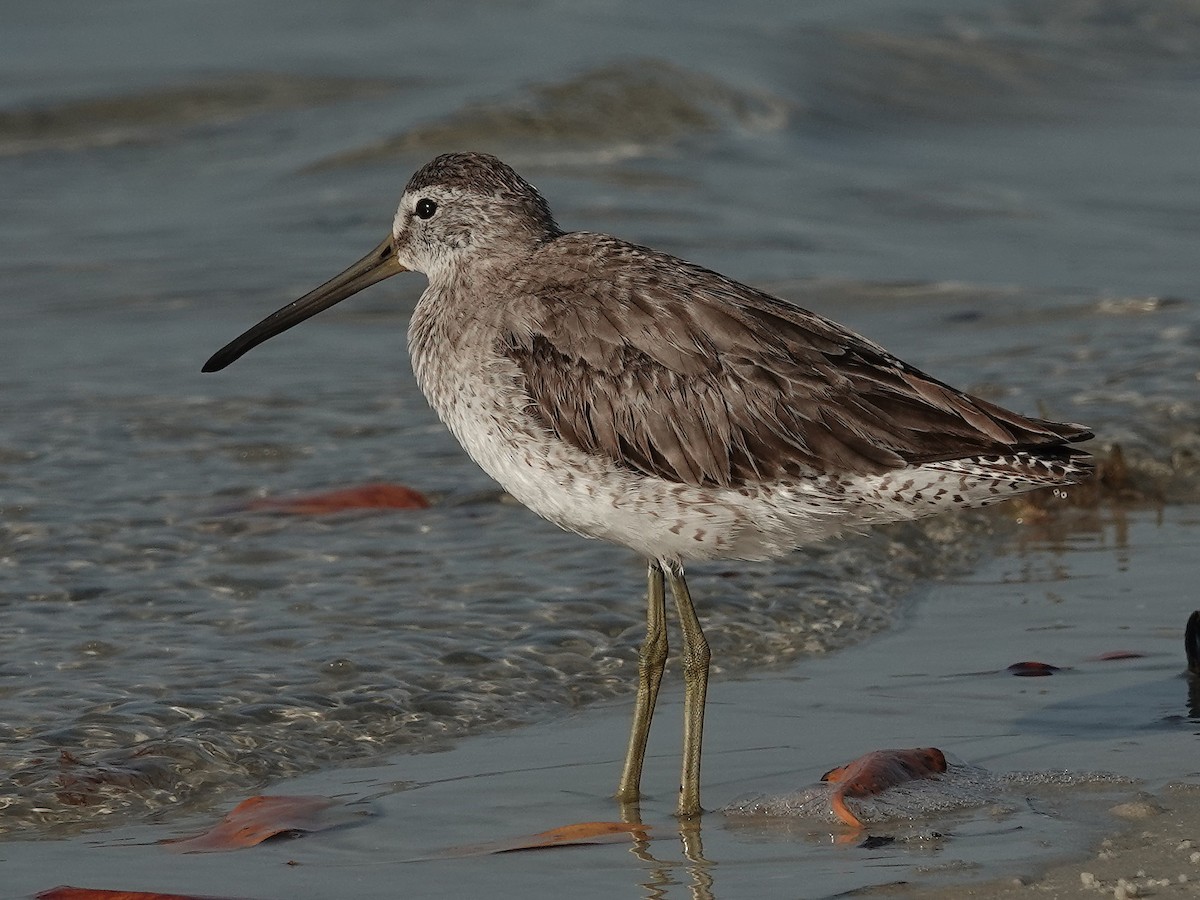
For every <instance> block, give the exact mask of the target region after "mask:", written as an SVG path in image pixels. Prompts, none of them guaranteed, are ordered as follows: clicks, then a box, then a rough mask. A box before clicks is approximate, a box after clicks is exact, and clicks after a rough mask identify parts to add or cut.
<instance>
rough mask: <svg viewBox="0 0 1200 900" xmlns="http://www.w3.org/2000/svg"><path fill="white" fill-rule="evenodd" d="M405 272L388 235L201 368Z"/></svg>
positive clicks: (222, 362) (219, 365)
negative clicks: (340, 271)
mask: <svg viewBox="0 0 1200 900" xmlns="http://www.w3.org/2000/svg"><path fill="white" fill-rule="evenodd" d="M407 271H408V269H406V268H404V266H402V265H400V263H398V262H396V248H395V245H394V244H393V243H392V238H391V236H390V235H389V236H388V238H387V239H386V240H385V241H384V242H383V243H382V244H380V245H379V246H378V247H376V248H375V249H374V250H372V251H371V252H370V253H368V254H367V255H366V256H364V257H363V258H362V259H360V260H359V261H358V262H356V263H355V264H354V265H352V266H351V267H350V268H348V269H347V270H346V271H345V272H343V273H342V274H341V275H337V276H335V277H333V278H331V279H330V280H329V281H327V282H325V283H324V284H323V285H321V286H320V287H319V288H317V289H316V290H315V291H309V292H308V293H307V294H305V295H304V296H303V297H301V298H300V299H299V300H293V301H292V302H291V303H289V304H288V305H287V306H285V307H284V308H283V309H281V310H278V311H276V312H273V313H271V315H269V316H267V317H266V318H265V319H263V320H262V321H261V322H259V323H258V324H257V325H255V326H254V327H253V328H251V329H250V330H249V331H247V332H246V333H245V334H243V335H241V336H240V337H237V338H234V339H233V340H232V341H230V342H229V343H228V344H226V345H225V346H224V347H222V348H221V349H220V350H218V351H217V352H216V353H214V354H213V355H212V356H211V357H210V358H209V360H208V362H206V363H205V364H204V368H203V369H201V370H200V371H202V372H217V371H220V370H221V369H223V368H225V367H226V366H227V365H229V364H230V363H231V362H233V361H234V360H235V359H237V358H238V357H240V356H241V355H242V354H244V353H246V352H248V351H249V350H252V349H254V348H255V347H257V346H258V345H259V344H261V343H262V342H263V341H266V340H269V339H270V338H273V337H275V335H277V334H280V333H281V332H284V331H287V330H288V329H289V328H291V327H292V326H293V325H299V324H300V323H301V322H303V321H304V320H305V319H307V318H310V317H312V316H315V315H316V314H317V313H319V312H321V311H322V310H325V309H329V307H331V306H333V305H334V304H335V303H340V302H341V301H342V300H345V299H346V298H347V297H349V296H351V295H352V294H357V293H358V292H359V291H361V290H362V289H363V288H366V287H370V286H371V285H373V284H375V283H376V282H379V281H383V279H385V278H391V277H392V276H393V275H396V274H398V273H400V272H407Z"/></svg>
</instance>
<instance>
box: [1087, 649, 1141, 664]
mask: <svg viewBox="0 0 1200 900" xmlns="http://www.w3.org/2000/svg"><path fill="white" fill-rule="evenodd" d="M1145 655H1146V654H1145V653H1138V652H1137V651H1136V650H1109V651H1108V652H1107V653H1101V654H1100V655H1099V656H1097V657H1095V659H1096V661H1097V662H1111V661H1113V660H1117V659H1141V658H1142V657H1143V656H1145Z"/></svg>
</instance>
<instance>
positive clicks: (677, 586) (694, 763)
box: [663, 561, 712, 818]
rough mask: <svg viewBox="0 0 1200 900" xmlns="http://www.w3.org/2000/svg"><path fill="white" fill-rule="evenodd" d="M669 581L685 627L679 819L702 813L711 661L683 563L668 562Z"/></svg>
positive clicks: (677, 811)
mask: <svg viewBox="0 0 1200 900" xmlns="http://www.w3.org/2000/svg"><path fill="white" fill-rule="evenodd" d="M663 565H664V567H665V569H666V576H667V581H668V582H670V585H671V595H672V596H673V597H674V598H675V609H676V611H677V612H678V614H679V627H680V628H681V629H682V630H683V772H682V776H681V778H680V781H679V805H678V806H677V807H676V810H675V814H676V815H677V816H679V817H680V818H691V817H693V816H698V815H700V811H701V810H700V748H701V744H702V742H703V740H704V698H705V696H706V695H707V694H708V661H709V658H710V657H711V655H712V654H711V653H709V650H708V641H706V640H705V639H704V631H703V630H702V629H701V628H700V620H699V619H698V618H697V617H696V608H695V607H694V606H693V605H692V597H691V594H689V593H688V587H687V582H686V581H684V578H683V565H682V563H679V562H670V561H668V562H665V563H664V564H663Z"/></svg>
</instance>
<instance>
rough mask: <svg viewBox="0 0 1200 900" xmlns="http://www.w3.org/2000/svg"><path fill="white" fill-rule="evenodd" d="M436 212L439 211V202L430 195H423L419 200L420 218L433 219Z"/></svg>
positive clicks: (418, 212)
mask: <svg viewBox="0 0 1200 900" xmlns="http://www.w3.org/2000/svg"><path fill="white" fill-rule="evenodd" d="M435 212H437V204H436V203H434V202H433V201H432V200H430V199H429V198H428V197H422V198H421V199H420V200H418V201H417V218H418V219H432V218H433V214H434V213H435Z"/></svg>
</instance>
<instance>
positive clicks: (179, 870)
mask: <svg viewBox="0 0 1200 900" xmlns="http://www.w3.org/2000/svg"><path fill="white" fill-rule="evenodd" d="M1022 536H1023V537H1024V538H1025V539H1026V540H1025V541H1023V543H1024V544H1025V546H1023V547H1013V548H1011V549H1012V552H1011V553H1009V554H1007V555H1004V556H1002V557H999V558H996V559H993V560H991V561H989V562H987V563H985V564H984V565H982V566H981V567H980V568H979V569H977V570H976V571H975V572H974V573H972V574H970V575H969V576H967V577H965V578H963V579H961V580H957V581H953V582H944V583H940V584H937V585H935V586H933V587H931V588H930V589H929V590H928V592H927V593H926V594H925V595H924V596H921V597H917V598H915V601H914V603H913V605H912V607H911V610H910V613H909V615H908V618H907V620H906V621H905V622H904V623H902V625H901V626H900V627H899V628H897V629H895V630H894V631H892V632H890V633H888V634H885V635H882V636H879V637H876V638H874V639H871V640H868V641H866V642H865V643H863V644H861V645H858V646H856V647H853V648H850V649H849V650H846V651H843V652H839V653H835V654H831V655H829V656H826V657H815V658H812V659H810V660H808V661H806V662H804V663H802V664H800V665H797V666H793V667H790V668H788V669H786V670H780V671H774V672H768V673H763V674H757V675H754V676H751V677H737V676H734V675H729V674H721V673H718V674H717V675H716V677H715V678H714V683H713V686H712V690H711V695H710V708H709V720H708V733H707V735H706V758H705V770H704V790H705V795H704V800H705V804H706V806H707V807H708V808H710V809H712V810H717V809H718V808H719V807H722V806H725V805H726V804H729V803H731V802H732V801H734V800H736V799H737V798H739V797H744V796H746V795H748V794H754V793H760V792H765V793H783V792H789V791H794V790H797V789H799V788H801V787H803V786H804V785H807V784H810V783H812V782H815V781H817V779H819V777H820V775H821V774H822V772H824V771H825V770H827V769H829V768H831V767H832V766H835V765H837V764H840V763H842V762H845V761H847V760H849V759H850V758H852V757H855V756H857V755H859V754H861V753H864V752H867V751H869V750H872V749H876V748H880V747H915V746H937V747H939V748H941V749H943V750H944V751H945V752H946V753H947V754H948V755H950V756H951V757H952V758H954V759H957V760H960V761H961V762H963V763H965V764H969V765H971V766H978V767H983V768H984V769H986V770H987V771H989V772H990V773H992V774H995V775H1005V774H1007V773H1014V772H1043V773H1054V774H1055V776H1056V778H1055V779H1049V780H1048V783H1045V784H1041V785H1038V784H1036V783H1033V782H1018V783H1013V784H1010V785H1009V786H1008V787H1007V788H1005V789H1002V790H1000V791H998V792H997V793H995V794H994V795H990V796H981V798H980V804H979V805H978V806H977V807H974V808H970V809H963V810H959V811H956V812H954V813H951V814H944V815H940V816H929V817H925V818H921V819H917V820H912V821H883V822H875V823H869V824H868V827H867V829H866V831H865V832H859V833H855V832H854V831H852V830H851V829H849V828H847V827H845V826H842V825H838V824H834V823H833V822H832V821H831V822H819V821H814V820H789V819H770V818H766V817H749V818H748V817H741V816H731V815H726V814H723V813H722V812H719V811H713V812H710V813H707V814H706V815H705V816H704V819H703V821H702V823H701V825H700V827H699V828H698V829H686V830H684V831H682V832H681V830H680V828H679V826H678V825H677V823H676V822H675V820H674V819H673V818H672V817H671V815H670V813H671V809H672V806H673V801H674V796H673V788H674V784H675V779H676V777H677V774H676V767H677V752H678V740H679V724H680V723H679V719H680V715H679V714H680V692H679V690H678V687H679V685H678V674H677V670H668V676H667V682H666V687H665V689H664V696H663V699H662V707H663V708H662V710H661V712H660V717H659V719H658V720H657V721H656V722H655V728H654V732H653V735H652V741H651V746H650V759H649V760H648V767H647V772H646V775H645V780H644V787H645V789H646V790H647V791H648V793H649V794H650V796H649V797H648V798H647V800H646V802H645V803H644V804H643V807H642V822H643V824H644V825H645V826H646V827H647V839H646V840H644V841H636V842H635V841H633V840H623V841H621V842H619V843H611V844H605V845H602V846H582V847H570V848H560V849H554V850H545V851H538V852H524V853H507V854H500V855H487V854H476V855H471V854H468V855H461V854H460V853H458V852H456V851H455V850H454V848H462V847H464V846H470V845H476V844H480V843H485V842H490V841H499V840H505V839H509V838H514V837H519V836H521V835H527V834H534V833H537V832H541V831H545V830H547V829H550V828H554V827H558V826H561V825H566V824H569V823H573V822H585V821H597V820H616V819H618V818H619V812H618V810H617V808H616V806H615V805H614V804H613V803H612V802H611V801H610V800H609V799H608V798H609V794H610V793H611V791H612V789H613V786H614V783H615V780H616V776H617V774H618V769H619V763H620V758H621V755H622V752H623V749H624V746H623V745H624V740H625V735H626V729H627V726H628V715H629V705H628V704H627V703H622V704H613V705H608V706H603V707H588V708H584V709H581V710H580V711H579V712H578V713H577V714H575V715H573V716H571V717H569V718H565V719H557V720H553V721H546V722H542V723H540V724H538V725H535V726H531V727H528V728H522V729H515V730H512V731H508V732H502V733H498V734H493V735H490V736H487V737H481V738H478V739H473V740H468V741H464V742H462V743H460V744H459V745H457V746H454V747H451V748H449V749H446V750H444V751H442V752H433V753H426V754H421V755H413V756H400V757H396V758H394V759H393V760H391V761H390V762H388V763H387V764H385V765H380V766H377V767H371V768H357V769H342V770H336V771H326V772H323V773H319V774H316V775H312V776H307V777H303V778H298V779H295V780H293V781H288V782H283V783H277V784H274V785H271V786H270V788H269V790H268V791H266V792H267V793H271V794H320V795H334V796H340V797H344V798H346V799H347V800H351V801H361V806H362V808H363V810H364V812H369V815H367V816H366V817H365V818H364V820H363V821H362V822H361V824H359V825H356V826H355V827H349V828H341V829H337V830H333V831H329V832H323V833H319V834H314V835H310V836H308V837H305V838H302V839H298V840H276V841H272V842H268V843H266V844H263V845H261V846H259V847H257V848H255V849H251V850H242V851H238V852H234V853H222V854H196V855H179V854H175V853H171V852H169V851H168V850H166V849H165V848H163V847H159V846H155V845H153V843H152V842H153V841H155V840H158V839H161V838H163V837H170V836H177V835H181V834H188V833H195V832H196V831H199V830H203V829H204V828H205V827H207V826H208V825H209V824H211V822H212V820H211V819H203V820H202V819H197V818H194V817H193V818H189V819H188V820H185V821H179V820H175V819H172V817H170V816H169V815H166V816H163V817H162V822H161V824H159V825H155V826H150V825H146V826H139V827H136V828H123V829H119V830H116V831H113V832H107V833H92V834H89V835H87V836H85V837H82V838H76V839H71V840H65V841H38V842H27V843H22V842H16V843H9V844H5V845H3V846H2V847H0V861H2V863H3V870H4V873H5V885H6V886H5V888H4V889H3V890H0V897H4V898H8V897H25V896H29V895H32V894H33V893H35V892H36V891H38V890H42V889H45V888H48V887H50V886H52V885H55V884H62V883H68V884H76V885H86V886H90V887H103V888H113V889H125V890H156V891H171V892H180V893H200V894H209V895H218V896H234V897H262V898H270V897H283V896H289V897H337V896H350V895H353V896H355V897H381V898H382V897H394V896H396V895H397V893H398V892H399V893H403V894H404V895H406V896H435V895H436V896H472V895H486V896H491V897H525V896H540V897H551V896H562V895H564V894H568V893H569V894H570V895H572V896H573V897H575V898H584V897H597V898H602V897H614V896H666V897H673V896H679V897H682V896H711V897H749V896H755V897H774V896H779V897H796V896H801V897H823V896H833V895H839V894H845V893H846V892H849V891H860V892H865V893H866V894H867V895H876V894H877V895H880V896H923V897H924V896H935V897H961V896H972V897H1009V896H1056V897H1075V896H1080V897H1085V896H1086V897H1093V896H1097V895H1098V894H1097V892H1098V891H1101V890H1102V891H1104V892H1106V893H1107V894H1108V895H1110V896H1120V894H1119V893H1115V892H1117V891H1118V890H1121V891H1124V892H1125V896H1149V895H1153V896H1160V897H1171V896H1194V895H1195V894H1196V893H1197V891H1198V890H1200V802H1198V801H1200V766H1198V765H1197V763H1196V759H1197V758H1198V756H1197V753H1196V749H1197V747H1196V742H1197V732H1198V731H1200V723H1198V721H1197V716H1196V713H1195V711H1192V710H1190V709H1189V705H1188V704H1189V698H1188V689H1189V685H1188V682H1187V681H1186V680H1185V679H1184V678H1183V677H1181V675H1180V673H1181V671H1182V669H1183V653H1182V628H1183V623H1184V621H1185V620H1186V618H1187V615H1188V613H1189V612H1190V611H1191V609H1192V608H1193V607H1194V606H1195V594H1194V572H1195V564H1194V554H1195V547H1196V546H1198V542H1197V538H1198V537H1200V510H1198V509H1197V508H1195V507H1169V508H1167V509H1166V510H1164V511H1161V512H1158V511H1142V512H1136V513H1130V514H1128V515H1124V514H1123V515H1122V516H1121V517H1119V518H1117V519H1113V518H1112V517H1108V518H1107V519H1106V521H1104V522H1103V523H1102V525H1099V527H1098V530H1095V531H1091V532H1078V531H1077V532H1075V533H1074V534H1073V535H1069V536H1067V537H1066V538H1065V539H1056V540H1054V541H1047V540H1043V539H1041V538H1040V537H1039V536H1038V534H1037V533H1036V530H1035V528H1033V527H1029V528H1026V529H1024V530H1023V531H1022ZM1113 651H1130V652H1132V653H1135V654H1138V655H1137V656H1132V657H1129V658H1124V659H1114V660H1101V659H1098V657H1099V656H1100V655H1101V654H1105V653H1111V652H1113ZM1021 660H1039V661H1043V662H1048V663H1052V664H1054V665H1057V666H1060V667H1063V670H1062V671H1060V672H1058V673H1056V674H1055V675H1053V676H1050V677H1044V678H1017V677H1013V676H1012V675H1010V674H1007V673H1006V672H1005V671H1004V670H1005V668H1006V667H1007V666H1008V665H1009V664H1011V663H1014V662H1018V661H1021ZM1095 772H1108V773H1112V774H1113V775H1114V776H1118V777H1116V778H1113V779H1110V780H1101V781H1094V782H1088V781H1087V779H1086V778H1080V777H1076V776H1082V775H1083V774H1084V773H1095ZM1063 773H1068V774H1067V775H1066V776H1064V775H1063ZM1139 873H1140V874H1139ZM1081 876H1082V877H1081ZM1119 879H1125V880H1126V881H1125V882H1119Z"/></svg>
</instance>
